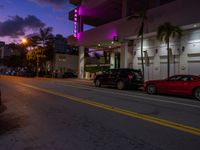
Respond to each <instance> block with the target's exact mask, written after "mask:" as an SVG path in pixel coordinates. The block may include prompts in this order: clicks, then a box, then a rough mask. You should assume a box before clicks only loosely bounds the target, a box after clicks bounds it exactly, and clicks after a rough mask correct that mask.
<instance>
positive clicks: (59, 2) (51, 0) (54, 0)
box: [31, 0, 65, 9]
mask: <svg viewBox="0 0 200 150" xmlns="http://www.w3.org/2000/svg"><path fill="white" fill-rule="evenodd" d="M31 1H33V2H35V3H37V4H39V5H46V4H47V5H51V6H53V8H55V9H60V8H62V7H63V6H64V4H65V0H31Z"/></svg>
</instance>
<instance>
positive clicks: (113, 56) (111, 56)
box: [110, 52, 115, 69]
mask: <svg viewBox="0 0 200 150" xmlns="http://www.w3.org/2000/svg"><path fill="white" fill-rule="evenodd" d="M110 64H111V66H110V69H114V68H115V52H111V54H110Z"/></svg>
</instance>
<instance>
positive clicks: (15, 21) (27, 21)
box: [0, 15, 45, 37]
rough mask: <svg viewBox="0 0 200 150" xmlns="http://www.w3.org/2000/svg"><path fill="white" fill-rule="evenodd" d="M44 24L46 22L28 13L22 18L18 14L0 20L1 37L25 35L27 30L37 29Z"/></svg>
mask: <svg viewBox="0 0 200 150" xmlns="http://www.w3.org/2000/svg"><path fill="white" fill-rule="evenodd" d="M44 26H45V24H44V23H43V22H42V21H41V20H39V19H38V18H37V17H35V16H32V15H28V16H27V17H25V18H22V17H20V16H17V15H16V16H13V17H10V19H8V20H6V21H4V22H0V37H3V36H10V37H18V36H21V35H25V32H26V30H29V29H31V30H35V29H39V28H42V27H44Z"/></svg>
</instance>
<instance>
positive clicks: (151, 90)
mask: <svg viewBox="0 0 200 150" xmlns="http://www.w3.org/2000/svg"><path fill="white" fill-rule="evenodd" d="M146 91H147V93H148V94H156V92H157V89H156V86H155V85H154V84H150V85H148V86H147V89H146Z"/></svg>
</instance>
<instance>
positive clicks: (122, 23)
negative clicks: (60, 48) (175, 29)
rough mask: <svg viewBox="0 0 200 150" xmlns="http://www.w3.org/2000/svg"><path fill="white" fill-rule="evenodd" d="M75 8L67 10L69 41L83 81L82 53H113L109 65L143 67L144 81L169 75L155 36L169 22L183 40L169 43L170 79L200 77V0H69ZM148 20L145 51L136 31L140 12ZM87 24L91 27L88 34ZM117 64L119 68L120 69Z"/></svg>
mask: <svg viewBox="0 0 200 150" xmlns="http://www.w3.org/2000/svg"><path fill="white" fill-rule="evenodd" d="M70 2H71V3H72V4H74V5H76V6H77V8H75V9H74V10H72V11H71V12H69V19H70V20H71V21H73V22H74V35H72V36H70V37H69V38H68V42H69V43H73V44H75V45H77V46H79V77H80V78H84V67H85V65H86V64H85V62H84V50H85V49H86V48H87V49H93V50H96V51H99V50H103V51H105V52H107V53H109V56H110V67H111V68H116V67H121V68H135V69H142V65H141V64H142V55H143V60H144V64H145V66H144V75H145V80H150V79H160V78H166V77H167V45H166V44H165V43H164V42H160V41H158V40H157V38H156V32H157V30H158V27H159V26H160V25H162V24H164V23H165V22H170V23H171V24H172V25H174V26H179V27H180V28H181V29H182V30H183V34H182V37H181V38H180V39H178V38H173V39H170V75H174V74H200V15H199V14H200V9H199V4H200V1H198V0H190V1H187V0H99V1H96V2H95V3H94V1H93V0H87V1H82V2H81V1H80V0H70ZM143 9H147V11H146V16H147V19H145V20H144V40H143V52H142V53H141V40H140V37H138V32H139V30H140V27H141V21H142V19H141V18H140V17H137V16H140V14H141V13H140V12H141V10H143ZM84 24H87V25H91V26H93V28H92V29H90V30H87V31H84V30H83V29H84V27H83V26H84ZM116 63H117V64H119V65H116Z"/></svg>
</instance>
